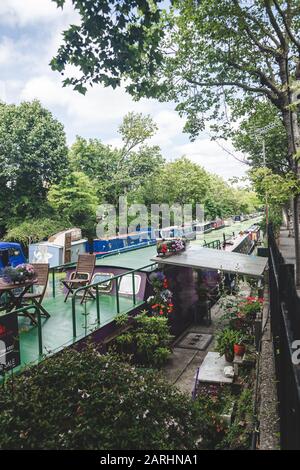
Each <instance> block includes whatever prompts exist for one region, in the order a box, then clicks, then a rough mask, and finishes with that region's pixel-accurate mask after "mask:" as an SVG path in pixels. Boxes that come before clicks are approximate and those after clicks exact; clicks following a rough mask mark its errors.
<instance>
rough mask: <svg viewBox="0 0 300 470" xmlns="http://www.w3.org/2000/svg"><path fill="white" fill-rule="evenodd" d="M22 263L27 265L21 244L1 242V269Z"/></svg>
mask: <svg viewBox="0 0 300 470" xmlns="http://www.w3.org/2000/svg"><path fill="white" fill-rule="evenodd" d="M22 263H26V258H25V256H24V253H23V251H22V247H21V245H20V243H11V242H0V269H2V268H4V267H5V266H7V265H8V264H9V265H10V266H13V267H15V266H18V264H22Z"/></svg>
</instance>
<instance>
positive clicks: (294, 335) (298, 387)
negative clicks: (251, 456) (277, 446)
mask: <svg viewBox="0 0 300 470" xmlns="http://www.w3.org/2000/svg"><path fill="white" fill-rule="evenodd" d="M268 242H269V284H270V313H271V329H272V336H273V343H274V355H275V371H276V381H277V393H278V401H279V404H278V407H279V416H280V440H281V448H282V449H284V450H285V449H297V450H300V364H297V363H296V362H295V358H294V356H293V353H294V352H295V347H294V346H295V343H294V342H296V341H299V340H300V298H299V296H298V294H297V290H296V284H295V273H294V265H292V264H287V263H285V262H284V259H283V257H282V255H281V253H280V251H279V249H278V246H277V244H276V240H275V236H274V233H273V230H272V227H269V231H268ZM298 348H299V346H298ZM298 357H299V354H298Z"/></svg>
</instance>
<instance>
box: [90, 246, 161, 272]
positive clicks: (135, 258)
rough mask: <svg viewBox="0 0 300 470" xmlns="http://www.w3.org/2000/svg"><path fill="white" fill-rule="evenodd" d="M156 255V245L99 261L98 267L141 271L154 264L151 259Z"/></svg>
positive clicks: (109, 256)
mask: <svg viewBox="0 0 300 470" xmlns="http://www.w3.org/2000/svg"><path fill="white" fill-rule="evenodd" d="M155 255H156V245H152V246H147V247H145V248H137V249H135V250H130V251H126V252H124V253H118V254H113V255H108V256H105V257H104V258H98V259H97V263H96V265H97V266H112V267H114V268H124V269H139V268H143V267H144V266H147V265H148V264H152V263H153V262H152V261H151V258H153V256H155Z"/></svg>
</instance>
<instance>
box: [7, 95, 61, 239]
mask: <svg viewBox="0 0 300 470" xmlns="http://www.w3.org/2000/svg"><path fill="white" fill-rule="evenodd" d="M67 167H68V160H67V147H66V137H65V132H64V128H63V125H62V124H60V123H59V122H58V121H57V120H56V119H54V118H53V116H52V114H51V113H50V112H49V111H47V110H46V109H44V108H43V107H42V106H41V104H40V103H39V102H38V101H33V102H31V103H29V102H24V103H21V104H20V105H8V104H5V103H0V219H1V220H0V225H1V226H2V230H3V231H4V229H5V227H6V226H7V225H8V222H10V223H11V220H12V219H16V220H17V221H19V220H20V219H21V220H23V219H24V218H25V217H28V218H29V217H33V218H36V217H39V216H45V212H47V192H48V190H49V186H50V185H51V184H52V183H56V182H57V181H59V180H60V178H61V177H62V176H63V175H64V174H65V173H66V169H67Z"/></svg>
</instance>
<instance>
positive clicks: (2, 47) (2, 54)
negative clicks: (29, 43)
mask: <svg viewBox="0 0 300 470" xmlns="http://www.w3.org/2000/svg"><path fill="white" fill-rule="evenodd" d="M15 52H16V50H15V48H14V44H13V42H12V40H11V39H9V38H7V37H4V38H2V40H1V42H0V65H2V66H3V65H7V64H9V63H11V62H12V61H13V58H14V54H15Z"/></svg>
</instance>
